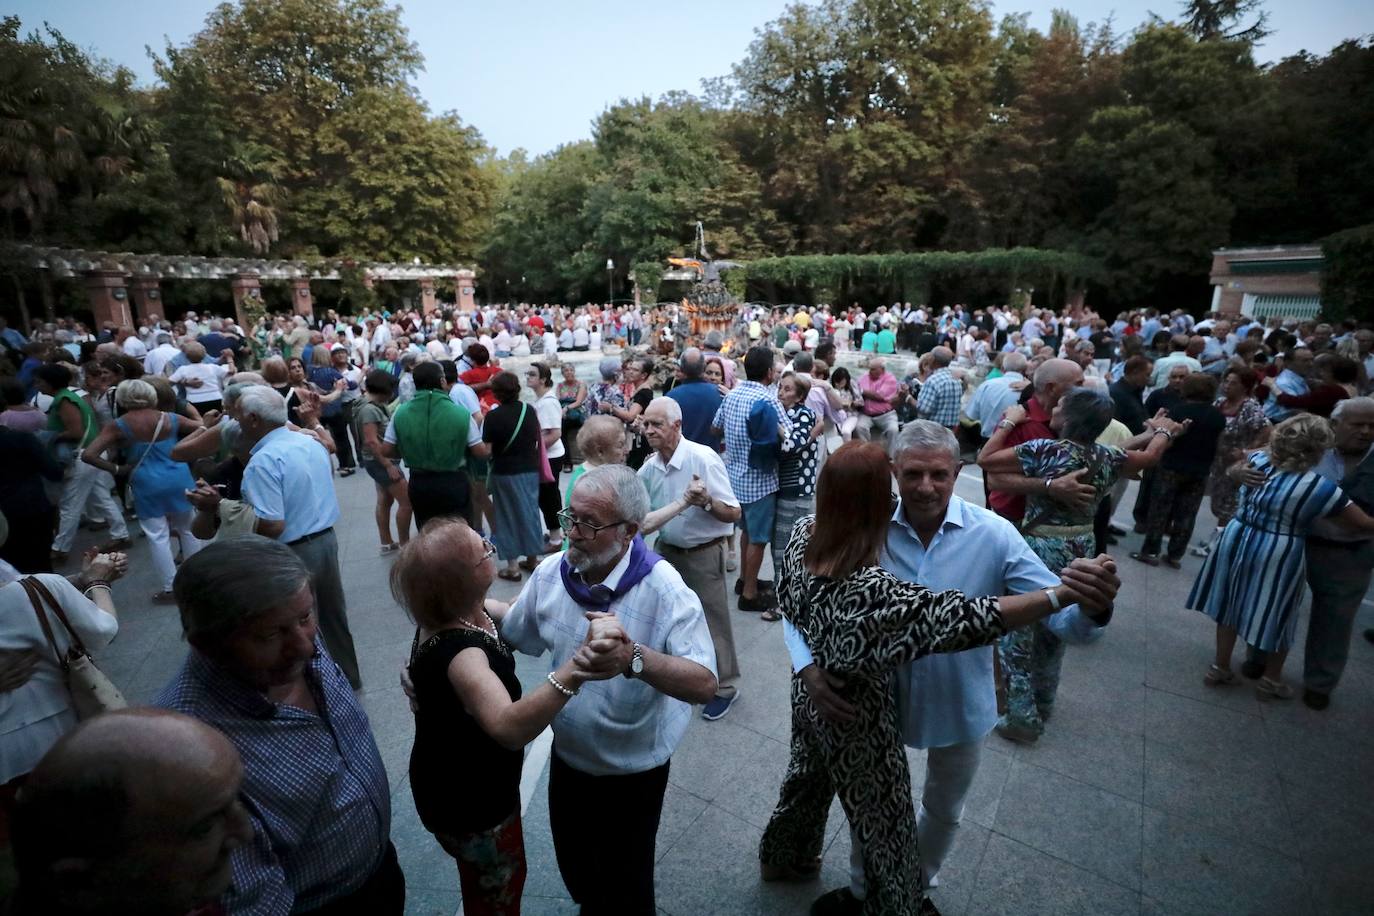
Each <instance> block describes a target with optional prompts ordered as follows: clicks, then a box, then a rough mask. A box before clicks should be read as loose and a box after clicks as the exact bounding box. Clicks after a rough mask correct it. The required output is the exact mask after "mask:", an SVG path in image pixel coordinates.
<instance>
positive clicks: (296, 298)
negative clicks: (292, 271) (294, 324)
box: [291, 277, 315, 319]
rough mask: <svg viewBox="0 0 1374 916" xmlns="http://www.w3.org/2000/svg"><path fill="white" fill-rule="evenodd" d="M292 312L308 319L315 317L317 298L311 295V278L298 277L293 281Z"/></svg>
mask: <svg viewBox="0 0 1374 916" xmlns="http://www.w3.org/2000/svg"><path fill="white" fill-rule="evenodd" d="M291 311H293V312H295V313H296V314H297V315H303V316H305V317H306V318H307V319H309V318H313V317H314V315H315V297H314V296H313V295H311V293H310V278H309V277H297V278H295V279H294V280H292V281H291Z"/></svg>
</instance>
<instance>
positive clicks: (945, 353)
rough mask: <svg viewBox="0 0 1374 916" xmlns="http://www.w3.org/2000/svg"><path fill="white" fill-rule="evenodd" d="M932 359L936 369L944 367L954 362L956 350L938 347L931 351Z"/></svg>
mask: <svg viewBox="0 0 1374 916" xmlns="http://www.w3.org/2000/svg"><path fill="white" fill-rule="evenodd" d="M930 361H931V362H932V363H934V364H935V368H936V369H943V368H945V367H946V366H948V365H949V364H950V363H952V362H954V351H953V350H951V349H950V348H949V347H936V348H935V349H934V350H931V351H930Z"/></svg>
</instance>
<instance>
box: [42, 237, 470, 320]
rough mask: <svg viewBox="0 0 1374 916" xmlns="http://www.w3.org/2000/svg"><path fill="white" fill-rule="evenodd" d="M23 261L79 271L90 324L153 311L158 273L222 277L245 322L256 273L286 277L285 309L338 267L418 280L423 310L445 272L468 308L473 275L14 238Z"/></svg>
mask: <svg viewBox="0 0 1374 916" xmlns="http://www.w3.org/2000/svg"><path fill="white" fill-rule="evenodd" d="M21 250H22V251H23V253H24V256H25V257H26V259H27V260H28V262H29V266H30V267H32V268H34V269H36V270H46V271H48V272H49V275H50V276H52V277H59V278H63V279H71V278H81V279H82V280H84V281H85V284H86V294H87V296H88V297H89V299H90V304H91V311H92V313H94V316H95V324H96V326H97V327H100V326H102V325H103V324H104V323H105V322H107V321H110V322H114V324H115V325H117V326H124V325H132V324H134V322H135V320H136V319H138V318H146V317H147V316H149V315H154V314H157V315H160V314H162V312H161V300H162V293H161V284H162V281H164V280H227V281H228V282H229V288H230V290H231V291H232V293H233V296H234V309H235V312H236V314H237V318H238V322H239V324H240V325H243V326H244V327H245V328H247V327H248V326H249V323H250V322H249V318H248V313H247V309H245V305H247V306H250V307H251V305H252V303H253V302H254V301H255V300H261V299H262V281H263V280H285V281H287V282H288V283H289V284H290V285H291V305H292V310H293V311H294V312H295V313H296V314H297V315H305V316H307V317H308V316H310V315H311V314H313V312H314V307H315V299H314V295H313V294H312V293H311V291H310V284H311V282H312V281H315V280H340V279H342V278H343V273H344V271H347V270H353V269H360V270H361V271H362V281H363V285H365V286H367V287H369V288H371V287H372V286H373V285H374V284H376V283H378V282H387V281H397V280H401V281H414V282H417V283H419V285H420V303H421V306H422V307H423V309H424V312H425V314H429V313H430V312H432V311H434V310H435V309H436V308H437V307H438V301H437V300H436V298H435V295H434V281H435V280H437V279H440V278H446V277H452V278H453V280H454V286H455V288H456V289H457V294H458V307H459V308H461V309H464V310H466V311H471V310H472V309H473V306H474V288H473V284H474V281H475V279H476V275H475V274H474V273H473V271H472V270H471V269H470V268H466V267H456V266H452V265H446V264H418V263H413V264H394V263H358V262H353V261H346V260H340V259H335V260H321V261H271V260H266V259H261V258H201V257H193V256H190V255H162V254H131V253H129V252H108V251H86V250H82V249H72V248H44V247H39V246H35V245H25V246H21ZM163 317H166V316H163Z"/></svg>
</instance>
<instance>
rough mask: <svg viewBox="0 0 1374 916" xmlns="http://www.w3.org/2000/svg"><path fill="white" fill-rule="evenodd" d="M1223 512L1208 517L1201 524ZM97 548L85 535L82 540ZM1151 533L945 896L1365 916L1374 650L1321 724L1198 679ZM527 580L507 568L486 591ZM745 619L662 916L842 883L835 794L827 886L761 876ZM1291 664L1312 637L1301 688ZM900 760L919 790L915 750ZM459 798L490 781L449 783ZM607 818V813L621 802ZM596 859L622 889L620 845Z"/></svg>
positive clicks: (365, 496) (535, 905) (398, 714)
mask: <svg viewBox="0 0 1374 916" xmlns="http://www.w3.org/2000/svg"><path fill="white" fill-rule="evenodd" d="M962 478H963V479H961V480H960V483H959V492H960V495H962V496H964V497H966V498H968V499H971V500H974V501H975V502H981V484H980V483H979V480H978V472H977V470H976V469H966V470H965V471H964V472H963V474H962ZM336 483H337V486H338V492H339V497H340V502H341V504H342V506H343V518H342V520H341V522H340V524H339V526H338V531H339V540H340V554H341V559H342V565H343V577H344V583H345V586H346V588H347V591H348V602H349V618H350V622H351V626H352V629H353V634H354V638H355V639H356V641H357V645H358V650H359V658H360V661H361V664H362V671H363V678H364V681H365V690H364V693H363V697H362V699H363V703H364V705H365V706H366V708H367V712H368V715H369V716H370V717H371V720H372V726H373V731H374V733H375V734H376V738H377V743H378V745H379V747H380V748H381V751H382V757H383V760H384V761H385V763H386V767H387V772H388V773H389V775H390V778H391V786H392V812H393V827H392V837H393V839H394V841H395V843H396V846H397V849H398V850H399V853H400V860H401V864H402V866H403V867H404V869H405V872H406V880H407V885H408V901H409V902H408V906H407V912H408V913H411V914H416V916H419V914H426V916H429V914H434V916H451V914H453V913H454V911H455V910H456V909H457V908H458V906H459V892H458V880H457V872H456V869H455V868H454V865H453V863H452V861H451V860H450V859H449V858H448V856H446V855H445V854H444V853H443V852H442V851H441V850H440V849H439V847H438V846H437V845H436V844H435V843H434V842H433V840H432V839H431V837H430V836H429V835H428V834H427V833H426V832H425V830H424V828H423V827H422V826H421V825H420V823H419V820H418V818H417V817H416V815H415V808H414V804H413V802H412V800H411V796H410V790H409V787H408V785H407V776H406V769H407V763H408V757H409V753H410V744H411V737H412V719H411V715H410V712H409V709H408V706H407V704H406V701H405V697H404V696H403V695H402V693H401V691H400V689H399V687H398V686H397V672H398V669H399V667H400V665H401V664H402V662H403V661H404V659H405V657H406V654H407V652H408V651H409V647H410V639H411V633H412V627H411V624H410V623H409V622H408V620H407V619H406V617H405V615H404V613H403V612H402V611H401V610H400V609H399V608H398V607H397V606H396V604H395V602H394V601H393V600H392V598H391V595H390V593H389V590H388V586H387V570H388V565H389V561H388V560H386V559H383V558H382V557H380V556H379V555H378V553H377V535H376V530H375V526H374V524H373V521H372V505H373V489H372V483H371V481H370V480H368V479H367V477H366V476H365V475H363V474H358V475H355V476H354V477H351V478H348V479H336ZM1133 499H1134V494H1133V493H1131V494H1130V495H1128V500H1127V504H1128V505H1129V504H1130V501H1131V500H1133ZM1210 523H1211V519H1210V517H1205V518H1201V519H1199V526H1198V530H1199V532H1201V531H1203V530H1209V529H1207V528H1205V527H1204V524H1206V525H1210ZM131 527H135V526H131ZM135 530H136V529H135ZM92 540H93V535H91V534H90V533H88V532H85V533H83V535H82V540H81V541H80V542H79V543H78V549H80V548H83V547H84V546H85V545H86V544H88V543H90V542H91V541H92ZM1139 541H1140V538H1139V537H1138V536H1132V537H1129V538H1127V539H1125V541H1124V543H1123V544H1122V545H1121V546H1119V547H1117V548H1116V550H1117V551H1118V556H1119V557H1120V558H1121V559H1120V568H1121V572H1122V578H1123V579H1124V582H1125V586H1124V588H1123V591H1122V594H1121V598H1120V600H1119V602H1118V606H1117V612H1116V617H1115V620H1114V622H1113V623H1112V624H1111V626H1110V628H1109V630H1108V632H1107V633H1106V634H1105V635H1104V637H1103V638H1102V639H1101V640H1100V641H1098V642H1097V643H1095V644H1094V645H1091V646H1088V647H1070V648H1069V651H1068V655H1067V657H1066V659H1065V662H1064V673H1063V683H1062V686H1061V689H1060V692H1059V703H1058V705H1057V707H1056V712H1055V718H1054V720H1053V722H1052V723H1051V725H1050V727H1049V730H1048V733H1047V734H1046V735H1045V737H1044V738H1043V739H1042V740H1041V741H1040V742H1039V743H1038V744H1037V745H1035V746H1032V747H1019V746H1014V745H1011V744H1008V743H1007V742H1005V741H1003V740H1002V739H1000V738H998V737H996V736H995V735H994V736H991V737H989V738H988V739H987V745H986V748H985V751H984V754H983V764H982V767H981V769H980V770H979V773H978V777H977V779H976V780H975V782H974V784H973V788H972V790H971V793H970V797H969V801H968V808H967V811H966V814H965V819H964V826H963V829H962V830H961V832H960V835H959V838H958V840H957V841H956V844H955V847H954V850H953V852H952V853H951V855H950V857H949V861H948V862H947V863H946V865H945V868H944V870H943V871H942V872H941V874H940V878H941V881H940V886H939V888H938V889H937V890H936V892H935V895H934V898H935V900H936V902H937V903H938V904H939V906H940V908H941V910H942V911H943V912H945V913H947V914H952V916H962V914H974V913H980V914H981V913H988V914H997V913H1008V914H1015V916H1030V914H1039V913H1043V914H1084V916H1117V914H1131V916H1135V914H1141V916H1145V914H1149V916H1160V914H1171V916H1183V914H1206V916H1211V914H1268V913H1274V914H1280V913H1282V914H1311V916H1316V914H1339V913H1350V914H1354V913H1364V914H1367V913H1370V912H1371V904H1370V901H1371V900H1374V869H1371V868H1370V862H1371V861H1372V860H1374V788H1371V786H1372V785H1374V783H1372V782H1371V780H1370V778H1369V776H1368V773H1369V768H1370V767H1372V766H1374V729H1371V728H1370V725H1371V722H1374V646H1371V645H1369V644H1368V643H1367V642H1365V641H1364V640H1363V639H1362V638H1360V637H1359V636H1358V634H1357V636H1356V638H1355V640H1354V643H1353V644H1352V646H1351V661H1350V665H1349V668H1348V669H1347V672H1346V675H1345V679H1344V681H1343V682H1342V683H1341V685H1340V688H1339V689H1338V690H1337V692H1336V693H1335V695H1334V699H1333V701H1332V704H1331V706H1330V708H1329V709H1327V710H1326V711H1325V712H1323V713H1316V712H1313V711H1311V710H1309V709H1307V708H1306V707H1304V706H1303V705H1302V704H1301V701H1300V700H1296V699H1295V700H1292V701H1289V702H1286V703H1281V702H1275V701H1260V700H1258V699H1257V698H1256V697H1255V694H1254V691H1253V690H1252V689H1251V688H1250V687H1249V686H1241V687H1231V688H1207V687H1205V686H1203V684H1202V674H1203V672H1204V671H1205V670H1206V667H1207V664H1208V662H1209V661H1210V658H1211V653H1212V638H1213V627H1212V625H1211V622H1210V621H1208V620H1206V619H1205V618H1203V617H1202V616H1201V615H1199V614H1197V613H1195V612H1192V611H1187V610H1184V609H1183V602H1184V599H1185V597H1186V595H1187V591H1188V588H1189V586H1190V585H1191V583H1192V581H1193V577H1194V575H1195V573H1196V571H1197V568H1198V564H1199V563H1200V561H1199V560H1197V559H1195V558H1192V557H1189V558H1188V560H1187V562H1186V564H1185V566H1184V569H1183V570H1182V571H1174V570H1170V569H1168V568H1165V567H1161V568H1158V569H1151V568H1149V567H1145V566H1142V565H1141V564H1139V563H1136V562H1134V561H1132V560H1130V559H1129V558H1128V557H1127V553H1128V552H1129V551H1130V550H1132V549H1136V548H1137V547H1138V545H1139ZM131 567H132V569H133V573H132V575H130V576H129V578H128V579H127V580H125V581H123V582H121V583H119V584H117V585H116V588H115V596H116V600H117V603H118V606H119V608H120V612H121V626H120V634H119V636H118V637H117V638H116V640H115V641H114V643H113V644H112V645H111V646H110V648H109V650H108V651H106V652H105V653H103V654H102V656H101V662H102V665H103V667H104V669H105V670H106V672H107V673H108V674H109V675H110V676H111V677H112V678H114V679H115V681H116V683H118V684H120V685H121V686H122V687H123V688H124V689H125V691H126V692H127V694H128V696H129V698H130V700H131V701H133V702H143V701H146V700H147V699H149V698H150V697H151V696H152V695H153V694H154V693H155V692H156V690H157V689H158V688H159V687H160V686H161V685H162V684H164V683H165V682H166V681H167V679H168V678H169V677H170V676H171V675H172V673H173V672H174V671H175V670H176V668H177V666H178V665H179V664H180V663H181V661H182V658H183V657H184V654H185V651H186V646H185V643H184V642H183V641H182V639H181V635H180V628H179V625H178V621H177V614H176V609H175V608H172V607H165V606H155V605H149V604H147V603H146V601H145V600H144V596H147V595H150V594H151V593H152V592H153V591H155V584H154V582H153V580H152V577H151V576H150V574H149V571H150V562H149V560H148V557H147V546H146V543H145V542H144V541H143V539H142V538H137V539H136V541H135V545H134V548H133V549H132V551H131ZM765 568H766V567H765ZM514 592H515V586H513V585H511V584H509V583H504V582H500V581H499V580H498V582H497V587H496V589H495V590H494V595H495V596H496V597H501V598H509V597H510V596H512V595H513V594H514ZM734 625H735V632H736V635H737V639H738V642H739V655H740V664H741V668H742V671H743V680H742V682H741V697H740V700H739V701H738V704H737V705H736V706H735V707H734V708H733V709H732V710H731V712H730V715H729V716H728V717H726V718H725V719H723V720H721V721H718V722H705V721H702V720H701V719H699V718H698V719H695V720H694V722H693V724H692V726H691V728H690V730H689V731H688V733H687V737H686V739H685V740H684V741H683V744H682V746H681V747H680V748H679V750H678V752H677V754H676V755H675V756H674V758H673V763H672V776H671V781H670V785H669V789H668V794H667V798H666V801H665V805H664V812H663V823H662V827H661V829H660V831H659V836H658V872H657V882H658V901H659V909H660V911H661V912H662V913H666V914H671V916H700V914H721V916H725V914H752V913H768V914H794V913H805V912H806V908H807V906H808V904H809V902H810V900H811V899H812V898H813V897H814V896H815V895H817V894H818V893H820V892H821V891H824V890H827V889H830V888H832V887H836V886H839V885H841V884H843V883H844V882H845V881H846V880H847V867H848V853H849V838H848V831H847V830H845V829H843V828H844V826H845V821H844V816H843V813H842V812H841V811H840V808H839V805H838V803H836V804H835V805H834V806H833V807H832V809H831V815H830V821H829V825H828V830H827V836H828V837H829V840H828V843H827V848H826V851H825V865H824V869H823V871H822V874H821V877H820V879H819V880H818V881H814V882H811V883H808V884H804V885H799V886H788V885H780V884H763V883H761V882H760V880H759V877H758V865H757V848H758V840H759V836H760V835H761V833H762V830H763V827H764V825H765V824H766V823H767V819H768V816H769V813H770V811H771V810H772V807H773V804H774V802H775V800H776V797H777V790H778V786H779V783H780V781H781V779H782V774H783V770H784V767H785V765H786V761H787V740H788V732H789V726H790V720H789V712H788V699H787V687H788V676H789V675H788V661H787V654H786V651H785V650H784V647H783V643H782V633H781V630H780V628H779V625H777V624H767V623H763V622H762V621H760V620H759V619H758V618H757V617H756V616H753V615H746V614H743V613H740V612H738V611H736V612H735V619H734ZM1358 625H1359V627H1361V628H1363V627H1369V626H1374V602H1371V601H1366V602H1365V606H1364V607H1363V608H1362V609H1361V615H1360V620H1359V624H1358ZM1304 630H1305V622H1304V623H1303V624H1302V625H1301V626H1300V632H1302V631H1304ZM519 658H520V663H519V670H520V674H521V677H522V680H523V681H524V683H525V684H526V686H527V687H533V686H534V685H536V684H537V683H538V682H539V680H540V678H542V676H543V674H544V672H545V670H547V669H546V667H545V665H544V663H543V662H542V661H540V660H538V659H532V658H526V657H523V656H521V657H519ZM1300 658H1301V643H1299V645H1298V646H1297V647H1296V648H1295V651H1294V659H1293V660H1292V661H1290V663H1289V665H1288V669H1287V671H1288V677H1289V679H1292V677H1293V676H1294V675H1295V674H1297V673H1299V672H1300V664H1299V663H1298V659H1300ZM1238 661H1239V659H1237V662H1238ZM547 756H548V740H547V735H546V736H545V738H544V739H541V740H540V741H537V742H536V743H535V744H534V745H532V746H531V750H530V752H529V757H528V759H527V762H526V773H525V785H524V786H523V787H522V788H523V789H524V792H523V794H524V796H525V799H526V804H527V807H526V810H525V814H524V818H525V820H524V823H525V842H526V848H527V856H528V860H529V879H528V882H527V885H526V889H525V906H524V912H526V913H529V914H546V913H557V914H571V913H575V912H576V907H575V906H574V905H573V904H572V902H571V901H570V900H569V899H568V897H567V893H566V891H565V890H564V888H563V884H562V881H561V880H560V878H559V876H558V870H557V866H556V864H555V862H554V856H553V845H552V841H551V840H550V837H549V831H548V808H547V804H546V772H547V766H546V764H547ZM909 756H910V759H911V763H912V772H913V777H914V779H915V784H916V786H917V791H918V792H919V787H920V785H921V780H922V778H923V774H924V757H925V755H924V753H920V752H910V753H909ZM454 791H455V792H460V793H461V792H467V791H481V785H480V783H478V784H476V785H464V784H457V783H455V785H454ZM607 816H608V817H614V816H615V810H614V806H613V805H612V806H611V807H610V808H608V811H607ZM606 861H607V869H606V872H607V880H614V877H613V875H614V868H615V861H616V856H615V852H614V850H608V851H607V856H606Z"/></svg>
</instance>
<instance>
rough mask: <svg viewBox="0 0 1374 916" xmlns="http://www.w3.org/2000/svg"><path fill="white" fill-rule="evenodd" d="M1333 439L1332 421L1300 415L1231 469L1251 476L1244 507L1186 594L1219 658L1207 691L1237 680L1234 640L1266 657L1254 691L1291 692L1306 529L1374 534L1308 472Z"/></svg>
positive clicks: (1371, 522)
mask: <svg viewBox="0 0 1374 916" xmlns="http://www.w3.org/2000/svg"><path fill="white" fill-rule="evenodd" d="M1334 442H1335V436H1334V434H1333V433H1332V431H1331V424H1329V423H1328V422H1327V421H1326V420H1324V419H1322V418H1321V417H1316V416H1312V415H1311V414H1300V415H1298V416H1296V417H1290V418H1289V419H1287V420H1284V421H1283V422H1282V423H1280V424H1279V425H1278V426H1275V427H1274V432H1273V434H1272V435H1271V436H1270V439H1269V447H1268V448H1267V449H1265V450H1263V451H1258V452H1255V453H1253V454H1251V455H1250V457H1249V459H1248V461H1247V462H1246V463H1238V464H1237V465H1236V466H1235V467H1234V468H1232V470H1231V472H1230V473H1232V474H1234V475H1236V477H1237V478H1238V479H1244V480H1246V481H1247V482H1246V485H1245V486H1244V487H1242V488H1241V491H1240V507H1239V509H1238V510H1237V511H1236V514H1235V517H1234V518H1232V519H1231V521H1230V522H1228V523H1227V525H1226V529H1225V530H1224V531H1223V532H1222V533H1221V537H1220V538H1218V539H1217V543H1216V546H1215V547H1214V548H1213V549H1212V553H1211V555H1210V556H1208V557H1207V561H1206V562H1205V563H1203V565H1202V570H1201V571H1200V572H1199V573H1198V577H1197V581H1196V582H1194V583H1193V590H1192V592H1191V593H1189V595H1188V605H1187V606H1188V607H1189V608H1192V609H1193V610H1197V611H1201V612H1202V613H1204V614H1206V615H1207V616H1208V617H1211V618H1212V619H1213V620H1215V621H1216V624H1217V637H1216V659H1215V661H1214V662H1213V664H1212V666H1211V667H1210V668H1208V669H1207V673H1206V674H1205V675H1204V676H1203V683H1205V684H1207V685H1208V686H1209V687H1218V686H1222V685H1225V684H1234V683H1235V682H1236V676H1235V674H1234V673H1233V672H1232V671H1231V653H1232V651H1233V650H1234V649H1235V645H1236V638H1237V637H1239V638H1241V639H1243V640H1244V641H1245V643H1246V645H1248V646H1252V647H1253V648H1255V649H1258V650H1260V651H1261V652H1264V653H1266V658H1265V663H1264V675H1263V676H1262V677H1261V678H1260V679H1259V681H1258V682H1257V683H1256V684H1255V690H1256V691H1257V692H1258V694H1259V695H1260V697H1261V698H1264V697H1268V698H1271V699H1276V700H1287V699H1290V698H1291V697H1292V696H1293V688H1292V687H1291V686H1289V685H1288V684H1285V683H1283V682H1282V681H1280V680H1279V676H1280V674H1281V673H1282V671H1283V663H1284V660H1285V659H1286V658H1287V657H1288V649H1289V647H1291V646H1292V645H1293V638H1294V631H1295V630H1296V628H1297V621H1298V606H1299V604H1300V603H1301V601H1302V597H1303V583H1304V581H1305V576H1306V543H1307V542H1306V537H1307V532H1308V529H1310V528H1311V527H1312V524H1313V523H1314V522H1316V520H1317V519H1319V518H1331V519H1335V520H1336V521H1338V522H1339V523H1340V524H1342V525H1345V526H1348V527H1349V528H1350V529H1351V530H1352V531H1365V532H1374V518H1371V517H1370V516H1368V515H1366V514H1365V513H1364V512H1363V511H1362V510H1361V509H1360V507H1359V506H1357V505H1355V504H1354V503H1352V502H1351V501H1350V500H1349V498H1347V497H1346V495H1345V494H1344V493H1343V492H1341V488H1340V487H1338V486H1337V485H1336V484H1334V483H1332V482H1331V481H1329V480H1327V479H1326V478H1324V477H1322V476H1321V475H1320V474H1317V473H1315V472H1314V471H1313V470H1312V468H1313V467H1315V466H1316V464H1317V462H1318V461H1320V460H1321V458H1322V456H1323V455H1324V454H1325V453H1326V451H1327V450H1328V449H1330V448H1331V447H1332V444H1333V443H1334Z"/></svg>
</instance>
